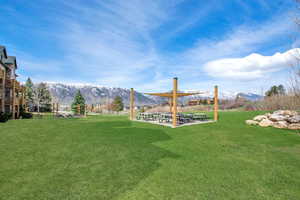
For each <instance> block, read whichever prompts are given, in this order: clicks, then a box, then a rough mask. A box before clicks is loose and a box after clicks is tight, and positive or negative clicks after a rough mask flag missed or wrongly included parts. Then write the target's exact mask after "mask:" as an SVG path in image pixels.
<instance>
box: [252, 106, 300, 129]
mask: <svg viewBox="0 0 300 200" xmlns="http://www.w3.org/2000/svg"><path fill="white" fill-rule="evenodd" d="M246 124H248V125H258V126H261V127H269V126H272V127H274V128H281V129H291V130H300V114H299V113H297V112H296V111H291V110H278V111H275V112H273V113H266V114H264V115H258V116H256V117H254V118H253V120H246Z"/></svg>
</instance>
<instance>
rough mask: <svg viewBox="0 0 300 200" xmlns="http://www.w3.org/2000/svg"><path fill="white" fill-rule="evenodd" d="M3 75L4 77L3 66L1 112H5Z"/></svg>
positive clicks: (4, 70)
mask: <svg viewBox="0 0 300 200" xmlns="http://www.w3.org/2000/svg"><path fill="white" fill-rule="evenodd" d="M5 77H6V69H5V68H4V69H3V71H2V91H1V92H2V94H1V95H2V104H1V110H2V112H5Z"/></svg>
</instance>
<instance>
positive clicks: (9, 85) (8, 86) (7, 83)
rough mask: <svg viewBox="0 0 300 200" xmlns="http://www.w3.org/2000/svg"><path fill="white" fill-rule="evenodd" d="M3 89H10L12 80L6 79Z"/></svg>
mask: <svg viewBox="0 0 300 200" xmlns="http://www.w3.org/2000/svg"><path fill="white" fill-rule="evenodd" d="M5 87H6V88H12V80H11V79H9V80H8V79H6V80H5Z"/></svg>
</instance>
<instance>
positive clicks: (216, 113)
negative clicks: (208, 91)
mask: <svg viewBox="0 0 300 200" xmlns="http://www.w3.org/2000/svg"><path fill="white" fill-rule="evenodd" d="M214 93H215V98H214V120H215V121H218V118H219V117H218V108H219V105H218V102H219V99H218V86H215V92H214Z"/></svg>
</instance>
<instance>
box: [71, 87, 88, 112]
mask: <svg viewBox="0 0 300 200" xmlns="http://www.w3.org/2000/svg"><path fill="white" fill-rule="evenodd" d="M78 107H79V109H80V110H78ZM72 111H73V112H74V113H75V114H77V115H78V114H80V115H84V113H85V99H84V97H83V96H82V94H81V92H80V90H78V91H77V93H76V95H75V97H74V101H73V103H72Z"/></svg>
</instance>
